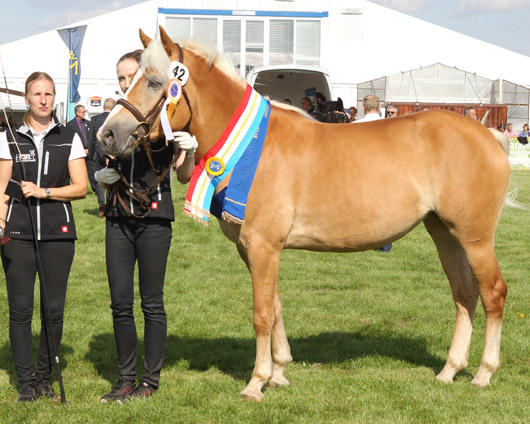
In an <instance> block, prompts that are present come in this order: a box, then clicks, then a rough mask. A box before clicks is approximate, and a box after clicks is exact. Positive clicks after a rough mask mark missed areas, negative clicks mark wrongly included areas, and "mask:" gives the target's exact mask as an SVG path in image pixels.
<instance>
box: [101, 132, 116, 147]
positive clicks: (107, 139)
mask: <svg viewBox="0 0 530 424" xmlns="http://www.w3.org/2000/svg"><path fill="white" fill-rule="evenodd" d="M101 139H102V140H103V143H105V144H107V145H108V144H111V143H113V142H114V133H113V132H112V130H111V129H107V130H105V131H103V134H102V136H101Z"/></svg>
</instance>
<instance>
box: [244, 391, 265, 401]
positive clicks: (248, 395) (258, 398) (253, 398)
mask: <svg viewBox="0 0 530 424" xmlns="http://www.w3.org/2000/svg"><path fill="white" fill-rule="evenodd" d="M239 397H240V398H241V399H248V400H251V401H252V402H261V401H262V400H263V393H261V392H260V393H259V395H258V394H253V393H245V391H244V390H243V391H242V392H241V393H240V394H239Z"/></svg>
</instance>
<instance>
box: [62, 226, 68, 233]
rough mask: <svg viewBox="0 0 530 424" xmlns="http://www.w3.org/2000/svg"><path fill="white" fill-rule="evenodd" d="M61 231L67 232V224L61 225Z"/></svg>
mask: <svg viewBox="0 0 530 424" xmlns="http://www.w3.org/2000/svg"><path fill="white" fill-rule="evenodd" d="M61 231H62V232H63V233H67V232H68V226H66V225H63V226H62V227H61Z"/></svg>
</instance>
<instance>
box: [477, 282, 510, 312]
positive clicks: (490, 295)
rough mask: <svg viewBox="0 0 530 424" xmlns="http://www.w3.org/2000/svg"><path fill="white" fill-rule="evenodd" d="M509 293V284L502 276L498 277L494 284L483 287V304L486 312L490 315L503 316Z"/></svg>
mask: <svg viewBox="0 0 530 424" xmlns="http://www.w3.org/2000/svg"><path fill="white" fill-rule="evenodd" d="M507 294H508V285H507V284H506V282H505V281H504V279H503V278H502V277H498V278H497V279H496V280H495V282H494V284H493V285H492V286H490V287H488V288H487V289H482V290H481V297H482V304H483V305H484V310H485V311H486V313H487V314H488V315H490V316H499V317H502V315H503V312H504V303H505V301H506V296H507Z"/></svg>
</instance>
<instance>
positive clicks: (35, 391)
mask: <svg viewBox="0 0 530 424" xmlns="http://www.w3.org/2000/svg"><path fill="white" fill-rule="evenodd" d="M24 98H25V101H26V104H27V106H28V108H29V110H28V111H27V113H26V115H25V117H24V122H23V123H22V124H21V125H20V126H19V127H18V128H16V129H12V131H11V129H9V130H7V131H4V132H2V133H0V181H1V182H0V192H1V193H2V194H3V198H4V201H3V202H1V203H0V228H1V229H2V235H3V234H5V235H6V236H8V237H9V238H10V239H11V240H10V241H8V240H9V239H8V238H5V240H2V244H3V246H2V264H3V266H4V273H5V277H6V285H7V296H8V302H9V339H10V342H11V349H12V351H13V359H14V362H15V369H16V372H17V376H18V381H19V392H18V400H19V401H33V400H36V399H37V398H39V397H41V396H46V397H51V398H52V397H55V394H54V392H53V390H52V388H51V384H50V373H51V369H52V366H53V362H54V361H53V358H54V357H55V356H56V349H57V350H58V349H59V346H60V343H61V336H62V329H63V312H64V303H65V298H66V286H67V283H68V276H69V274H70V267H71V265H72V261H73V258H74V250H75V248H74V241H75V240H76V238H77V237H76V231H75V224H74V220H73V215H72V207H71V204H70V201H71V200H75V199H81V198H83V197H85V196H86V194H87V188H88V178H87V171H86V166H85V159H84V158H85V152H84V150H83V145H82V144H81V140H80V138H79V136H78V135H76V134H75V133H74V132H73V131H70V130H68V129H66V128H65V127H63V126H62V125H60V124H59V123H57V122H55V120H54V119H53V118H52V112H53V103H54V100H55V84H54V82H53V80H52V78H51V77H50V76H49V75H48V74H46V73H44V72H34V73H32V74H31V75H30V76H29V77H28V79H27V80H26V86H25V96H24ZM13 136H14V137H16V140H13ZM13 158H16V161H15V162H13ZM10 178H13V179H14V180H16V181H18V182H20V186H18V185H17V184H12V187H15V188H16V187H19V194H18V195H17V194H16V192H15V191H14V190H9V192H10V193H12V194H13V197H11V198H10V197H9V196H7V195H6V194H4V193H5V189H6V185H7V183H8V181H9V179H10ZM70 181H71V182H70ZM15 197H18V199H17V198H15ZM25 199H27V200H25ZM29 207H31V211H32V217H33V222H32V220H31V218H30V211H29ZM33 229H34V230H33ZM6 241H7V242H6ZM4 243H5V244H4ZM35 243H38V248H39V249H38V250H39V252H40V261H41V264H42V272H43V277H44V278H43V279H42V281H41V288H42V289H43V290H42V292H41V299H42V297H43V296H44V295H45V296H46V300H45V301H44V302H42V303H41V304H42V305H43V308H42V309H43V311H41V335H40V347H39V354H38V358H37V363H36V366H35V367H34V366H33V358H32V356H33V355H32V341H33V336H32V333H31V320H32V315H33V304H34V299H33V293H34V285H35V276H36V274H37V271H38V270H37V262H36V254H35V247H36V244H35ZM50 321H51V328H50Z"/></svg>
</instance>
